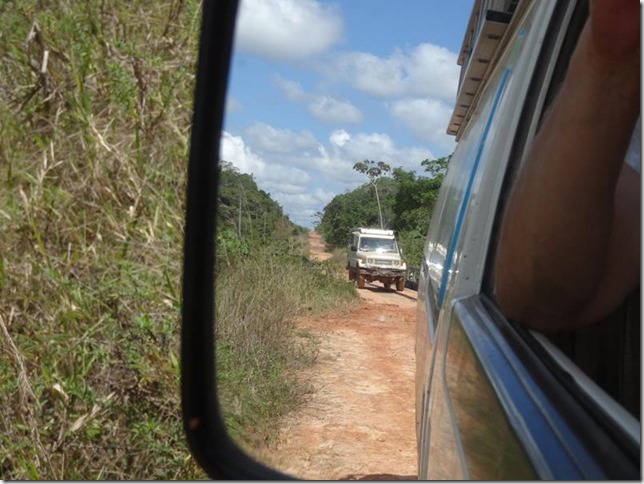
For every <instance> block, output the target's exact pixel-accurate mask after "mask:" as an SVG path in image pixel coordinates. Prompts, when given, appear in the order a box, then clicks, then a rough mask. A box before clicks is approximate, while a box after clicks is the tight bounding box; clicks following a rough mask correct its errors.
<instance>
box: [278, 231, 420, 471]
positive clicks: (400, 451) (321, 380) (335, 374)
mask: <svg viewBox="0 0 644 484" xmlns="http://www.w3.org/2000/svg"><path fill="white" fill-rule="evenodd" d="M309 237H310V246H311V256H312V257H315V258H317V259H326V258H328V257H330V255H329V254H326V253H325V252H324V244H323V243H322V241H321V240H320V238H319V236H318V235H317V234H315V233H312V234H310V236H309ZM415 308H416V293H415V291H412V290H410V289H405V291H404V292H403V293H397V292H394V291H393V290H390V291H387V290H385V289H384V288H383V287H382V284H379V283H376V284H367V286H366V288H365V289H363V290H360V302H359V303H357V304H356V306H355V307H354V308H352V309H351V310H350V311H346V312H343V313H339V314H331V315H326V316H323V317H311V318H309V319H306V320H303V321H302V322H301V325H302V327H304V328H308V329H309V330H310V331H311V332H312V333H313V334H314V335H315V336H316V337H317V338H318V339H319V341H320V353H319V356H318V358H317V362H316V364H315V365H314V366H313V367H312V368H310V369H308V370H307V372H308V375H307V377H308V378H309V380H310V382H311V384H312V387H313V392H312V393H311V394H310V395H309V397H308V399H307V401H306V402H305V403H304V405H303V406H302V408H301V409H300V410H299V411H298V412H297V413H296V414H294V415H292V416H290V417H289V418H288V419H287V420H286V422H285V424H284V426H283V429H282V431H281V433H280V435H279V438H278V445H277V449H276V455H275V456H274V459H271V460H273V461H274V465H275V467H277V468H278V469H280V470H281V471H285V472H287V473H289V474H291V475H294V476H297V477H300V478H304V479H368V480H399V479H415V478H416V435H415V417H414V368H415V365H414V317H415Z"/></svg>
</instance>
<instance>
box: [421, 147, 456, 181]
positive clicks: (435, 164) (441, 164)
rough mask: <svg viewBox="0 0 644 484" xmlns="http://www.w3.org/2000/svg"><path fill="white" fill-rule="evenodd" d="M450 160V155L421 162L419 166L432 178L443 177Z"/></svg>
mask: <svg viewBox="0 0 644 484" xmlns="http://www.w3.org/2000/svg"><path fill="white" fill-rule="evenodd" d="M452 154H453V153H452ZM451 159H452V155H447V156H443V157H441V158H436V159H435V160H423V161H421V162H420V164H421V166H424V167H425V171H428V172H429V173H430V174H431V175H432V177H438V176H440V177H443V176H444V175H445V172H446V171H447V165H449V161H450V160H451Z"/></svg>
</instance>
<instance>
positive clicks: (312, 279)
mask: <svg viewBox="0 0 644 484" xmlns="http://www.w3.org/2000/svg"><path fill="white" fill-rule="evenodd" d="M327 267H328V264H326V263H321V262H310V261H307V260H306V259H304V258H302V257H301V256H297V255H295V256H294V255H288V254H280V253H276V251H275V250H273V249H272V248H271V247H270V246H268V247H263V248H259V249H258V250H257V251H255V252H254V253H253V254H252V255H251V256H249V257H247V258H245V259H243V260H240V261H239V262H238V263H236V264H233V265H232V266H227V268H226V269H225V270H223V271H220V272H219V273H218V277H217V281H216V340H217V354H218V356H219V357H218V360H217V376H218V382H219V397H220V401H221V403H222V408H223V413H224V418H225V421H226V424H227V426H228V428H229V430H230V431H231V434H232V436H233V437H234V438H235V439H236V440H237V441H238V442H239V443H240V444H241V445H242V446H243V447H244V448H246V449H247V450H248V451H250V452H251V453H252V452H253V451H255V450H257V449H260V448H262V447H263V446H264V445H266V444H267V443H270V442H271V441H272V438H273V437H274V433H275V431H276V430H277V425H278V424H279V422H280V417H282V416H284V415H285V414H286V413H288V412H289V411H291V410H293V409H294V408H296V407H297V405H298V403H299V402H300V401H301V397H302V396H303V395H305V394H306V393H307V392H308V391H309V387H308V385H307V383H306V382H304V381H301V380H300V379H299V378H298V373H297V370H299V369H302V368H306V367H308V366H310V365H311V364H313V362H314V361H315V358H316V356H317V344H316V343H317V342H316V341H315V339H314V338H313V337H312V335H311V334H309V333H308V332H306V331H302V330H298V329H297V328H296V326H295V323H296V319H297V318H298V317H300V316H302V315H305V314H309V313H321V312H324V311H327V310H330V309H335V308H341V307H343V306H346V305H349V304H350V303H351V302H352V301H354V300H355V298H356V297H357V294H356V291H355V289H354V287H353V285H351V284H350V283H348V282H346V281H342V280H339V279H337V278H335V277H333V276H332V275H331V274H329V273H327V269H326V268H327Z"/></svg>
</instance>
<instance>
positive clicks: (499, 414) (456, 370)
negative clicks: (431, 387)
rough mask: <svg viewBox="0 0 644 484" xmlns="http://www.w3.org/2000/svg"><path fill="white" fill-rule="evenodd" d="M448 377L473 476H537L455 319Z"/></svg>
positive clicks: (466, 458) (446, 379)
mask: <svg viewBox="0 0 644 484" xmlns="http://www.w3.org/2000/svg"><path fill="white" fill-rule="evenodd" d="M448 345H449V348H450V350H449V352H447V359H446V363H445V381H446V383H447V389H448V392H449V396H450V399H451V402H452V406H453V409H454V417H455V420H456V423H457V425H458V427H459V428H461V429H467V431H466V432H465V431H464V432H461V433H460V436H461V439H462V445H463V453H464V454H465V461H466V465H467V469H468V472H469V478H470V479H476V480H503V479H519V480H523V479H525V480H534V479H536V478H537V475H536V473H535V471H534V470H533V467H532V465H531V464H530V461H529V459H528V456H527V455H526V453H525V451H524V450H523V447H522V446H521V444H520V443H519V441H518V439H517V437H516V434H515V433H514V431H513V430H512V429H511V428H510V425H509V423H508V420H507V417H506V414H505V411H504V410H503V408H502V407H501V403H500V402H499V399H498V397H497V396H496V394H495V391H494V389H493V388H492V384H491V383H490V380H489V379H488V377H487V376H486V374H485V371H484V370H483V367H482V366H481V363H480V362H479V359H478V357H477V356H476V353H475V352H474V348H472V345H471V343H470V342H469V340H468V338H467V336H466V334H465V332H464V330H463V327H462V326H461V322H460V321H459V320H458V318H457V317H454V318H453V319H452V324H451V325H450V329H449V339H448Z"/></svg>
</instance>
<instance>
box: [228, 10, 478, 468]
mask: <svg viewBox="0 0 644 484" xmlns="http://www.w3.org/2000/svg"><path fill="white" fill-rule="evenodd" d="M472 4H473V1H466V2H444V1H437V0H436V1H431V2H428V1H423V2H404V3H401V2H394V1H383V0H351V1H344V2H333V1H322V0H282V1H279V2H278V1H273V0H242V1H241V2H240V8H239V15H238V20H237V30H236V37H235V45H234V51H233V59H232V64H231V78H230V81H229V89H228V98H227V112H226V116H225V127H224V130H223V132H222V133H221V136H222V146H221V153H220V155H221V156H220V158H221V160H220V164H219V170H220V178H219V194H218V213H217V242H216V243H217V247H216V250H217V265H216V304H215V306H216V315H215V318H216V319H215V320H216V331H215V333H216V348H217V384H218V394H219V399H220V402H221V406H222V412H223V416H224V419H225V423H226V426H227V429H228V431H229V433H230V434H231V436H232V437H233V438H234V440H235V441H236V442H237V443H238V444H239V445H240V447H242V448H243V449H244V450H245V451H246V452H248V453H249V454H250V455H252V456H253V457H255V458H257V459H258V460H260V461H262V462H264V463H266V464H268V465H271V466H272V467H274V468H276V469H278V470H281V471H284V472H287V473H289V474H291V475H294V476H297V477H302V478H311V479H348V478H352V479H415V478H416V475H417V469H416V467H417V462H416V461H417V451H416V429H415V416H414V408H415V400H414V368H415V363H414V338H415V334H414V333H415V323H414V321H415V313H416V293H415V291H414V290H413V289H411V288H410V287H409V286H408V287H404V284H402V283H404V280H403V279H401V280H400V282H401V284H400V285H398V284H395V283H394V282H397V281H394V280H384V279H383V280H373V281H369V280H367V281H366V283H364V281H363V284H362V285H364V288H360V289H359V288H357V287H356V282H358V281H357V280H356V279H357V278H356V277H353V278H351V279H353V280H349V277H348V273H347V248H348V243H349V236H350V232H351V230H352V229H354V228H356V227H381V221H382V226H383V227H384V228H385V229H394V230H396V234H397V237H398V246H399V247H400V248H401V249H403V248H404V254H405V257H404V261H405V262H406V264H407V266H409V267H410V268H412V267H418V266H419V263H420V255H421V251H422V247H423V243H424V234H425V233H426V231H427V221H428V220H429V217H430V215H431V209H432V207H433V201H434V200H435V199H436V195H437V193H438V189H439V187H440V181H441V179H442V175H441V174H440V173H439V174H438V175H437V176H434V175H436V173H434V172H432V171H431V170H430V169H429V166H433V165H432V164H431V162H432V160H437V159H440V158H444V157H446V156H448V155H449V153H451V152H452V151H453V148H454V139H453V138H452V137H450V136H448V135H446V134H445V130H446V127H447V124H448V121H449V117H450V115H451V109H452V107H453V102H454V97H455V94H456V88H457V85H458V77H459V66H458V64H457V57H458V52H459V50H460V48H461V41H462V39H463V34H464V31H465V27H466V24H467V20H468V18H469V14H470V10H471V8H472ZM365 160H371V161H376V162H380V161H382V162H383V163H382V164H379V167H380V169H381V171H380V172H378V173H363V172H360V171H359V170H357V169H354V165H355V164H356V163H359V162H363V161H365ZM423 161H426V163H422V162H423ZM401 252H402V250H400V253H401ZM400 253H397V254H378V257H379V258H380V259H383V260H385V263H386V264H390V265H392V266H393V265H394V264H396V265H397V264H399V262H397V261H396V262H387V261H393V260H394V259H395V257H398V259H400ZM369 257H372V258H373V255H372V256H369ZM371 262H372V261H370V263H371ZM381 262H382V261H381ZM401 263H402V262H400V264H401ZM390 269H391V268H390ZM403 273H404V272H403ZM358 284H359V282H358Z"/></svg>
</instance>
